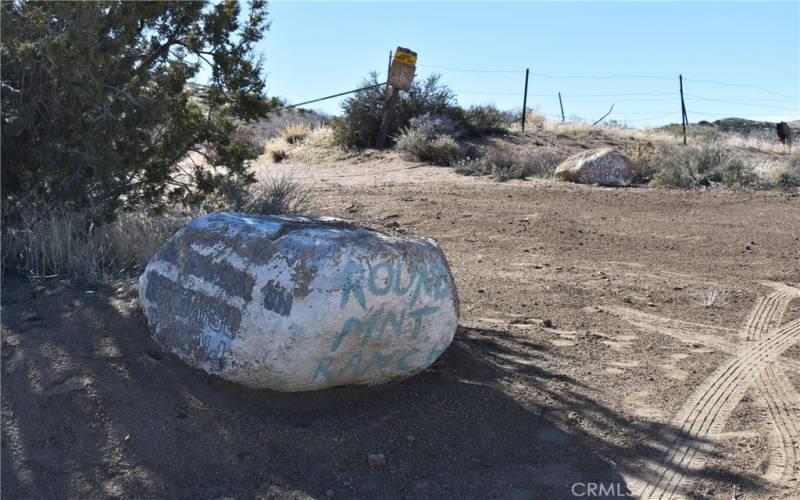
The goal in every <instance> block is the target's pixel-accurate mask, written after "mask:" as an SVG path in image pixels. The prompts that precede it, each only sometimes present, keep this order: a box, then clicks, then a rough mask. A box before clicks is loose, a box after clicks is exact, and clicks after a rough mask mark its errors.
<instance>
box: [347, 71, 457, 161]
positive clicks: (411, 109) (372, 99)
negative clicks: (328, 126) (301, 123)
mask: <svg viewBox="0 0 800 500" xmlns="http://www.w3.org/2000/svg"><path fill="white" fill-rule="evenodd" d="M378 83H380V82H378V75H377V74H376V73H374V72H373V73H371V74H370V76H369V77H368V78H367V79H366V80H364V81H363V82H362V83H361V86H362V87H367V86H370V85H377V84H378ZM385 100H386V88H385V87H376V88H372V89H369V90H362V91H361V92H357V93H355V94H353V96H352V97H349V98H347V99H346V100H345V102H344V104H343V105H342V109H343V111H344V113H343V116H342V117H341V118H338V119H336V120H334V123H333V129H334V136H335V139H336V142H337V143H338V144H339V145H341V146H343V147H356V148H365V147H372V146H374V145H375V140H376V138H377V136H378V130H379V129H380V126H381V119H382V118H383V109H384V103H385ZM456 112H457V108H456V105H455V96H454V95H453V92H452V91H451V90H450V89H449V88H447V86H446V85H444V84H442V83H440V82H439V75H435V74H434V75H431V76H429V77H428V78H427V79H426V80H423V81H415V82H414V83H413V85H412V86H411V89H410V90H409V91H408V92H401V93H400V98H399V99H398V103H397V108H396V109H395V114H394V120H393V121H392V125H391V127H390V129H389V137H395V136H397V134H398V132H399V131H400V130H401V129H403V128H405V127H407V126H408V124H409V123H410V121H411V119H412V118H414V117H417V116H422V115H424V114H426V113H431V114H436V115H450V114H452V113H456Z"/></svg>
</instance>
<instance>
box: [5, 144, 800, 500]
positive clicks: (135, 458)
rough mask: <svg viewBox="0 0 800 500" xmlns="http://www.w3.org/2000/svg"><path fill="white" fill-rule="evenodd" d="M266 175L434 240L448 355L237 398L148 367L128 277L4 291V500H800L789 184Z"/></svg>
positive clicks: (798, 320) (794, 223)
mask: <svg viewBox="0 0 800 500" xmlns="http://www.w3.org/2000/svg"><path fill="white" fill-rule="evenodd" d="M262 167H263V166H262ZM270 169H271V170H272V173H273V174H276V173H281V172H291V173H293V174H294V177H295V178H296V179H298V180H302V181H304V182H306V183H307V184H308V185H309V186H310V187H311V188H312V189H313V192H314V199H315V200H316V203H317V205H318V210H317V212H318V213H320V214H324V215H334V216H340V217H347V218H350V219H355V220H360V221H364V222H366V223H368V224H370V225H373V226H380V227H383V228H385V229H387V230H393V231H400V232H402V231H412V232H415V233H419V234H422V235H426V236H430V237H433V238H435V239H436V240H437V241H438V242H439V243H440V244H441V246H442V248H443V249H444V251H445V253H446V255H447V256H448V259H449V261H450V265H451V268H452V271H453V273H454V276H455V279H456V282H457V284H458V289H459V294H460V298H461V317H460V322H459V323H460V327H459V330H458V332H457V335H456V338H455V341H454V342H453V344H452V346H451V347H450V348H449V349H448V350H447V352H446V353H445V354H444V355H443V356H442V358H440V360H439V361H437V362H436V363H435V364H434V365H433V367H431V368H430V369H428V370H426V371H425V372H424V373H422V374H420V375H418V376H416V377H413V378H411V379H409V380H406V381H403V382H398V383H393V384H390V385H386V386H379V387H368V388H363V387H362V388H359V387H344V388H336V389H331V390H325V391H320V392H314V393H304V394H280V393H275V392H270V391H252V390H247V389H243V388H241V387H237V386H235V385H232V384H228V383H226V382H223V381H220V380H216V379H212V378H208V377H205V376H203V374H201V373H199V372H195V371H193V370H191V369H190V368H188V367H187V366H185V365H184V364H182V363H181V362H179V361H178V360H177V358H174V357H172V356H171V355H167V354H163V353H162V352H160V351H159V349H158V347H157V346H156V344H155V343H154V342H153V341H152V340H151V339H150V338H149V336H148V330H147V325H146V323H145V320H144V317H143V315H142V314H141V312H140V311H139V309H138V301H137V300H136V292H135V289H134V288H133V285H132V284H127V285H124V284H123V285H122V286H120V287H119V289H117V290H104V289H97V288H92V289H87V288H79V287H76V286H70V285H66V284H58V283H50V284H47V285H45V286H33V285H31V284H28V283H27V282H23V281H20V280H15V279H13V278H7V279H6V280H5V281H4V283H3V290H2V292H3V294H2V304H3V310H2V367H3V371H2V377H3V379H2V389H3V390H2V417H3V428H2V429H3V434H2V474H3V475H2V494H3V497H5V498H57V497H64V496H69V497H79V498H100V497H131V498H143V497H180V498H327V497H332V498H426V499H427V498H459V499H461V498H514V499H517V498H519V499H523V498H577V497H581V496H582V497H591V496H595V497H616V496H625V495H626V494H627V492H629V491H630V492H631V493H632V494H635V495H637V496H642V497H646V498H670V497H672V498H683V497H689V498H725V499H731V498H797V497H798V492H799V491H800V396H798V393H799V392H800V288H798V286H800V196H798V193H797V191H794V192H756V193H753V192H726V191H681V190H657V189H649V188H626V189H614V188H600V187H591V186H578V185H569V184H564V183H559V182H555V181H544V180H541V181H511V182H508V183H498V182H495V181H493V180H491V179H488V178H473V177H463V176H459V175H457V174H455V173H454V172H453V171H452V170H451V169H447V168H437V167H429V166H422V165H418V164H413V163H408V162H405V161H402V160H400V159H398V158H397V157H396V156H393V155H392V154H385V155H384V154H378V153H372V154H368V155H362V156H359V157H358V158H356V159H351V160H348V161H346V162H339V163H337V164H332V165H302V164H298V163H292V162H289V163H284V164H281V165H280V166H272V165H270ZM377 453H380V454H383V455H384V457H385V460H386V463H385V465H383V466H377V467H371V466H370V465H369V464H368V461H367V456H368V455H369V454H377ZM591 492H594V495H591Z"/></svg>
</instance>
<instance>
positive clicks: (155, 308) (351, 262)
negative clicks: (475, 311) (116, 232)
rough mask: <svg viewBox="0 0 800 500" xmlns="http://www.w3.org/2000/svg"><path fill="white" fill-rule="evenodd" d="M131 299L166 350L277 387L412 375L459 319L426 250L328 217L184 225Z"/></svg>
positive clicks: (217, 218) (232, 218)
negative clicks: (137, 303)
mask: <svg viewBox="0 0 800 500" xmlns="http://www.w3.org/2000/svg"><path fill="white" fill-rule="evenodd" d="M139 298H140V300H141V302H142V305H143V306H144V311H145V314H146V316H147V319H148V321H149V323H150V327H151V329H152V331H153V335H154V336H155V338H156V340H157V341H158V342H159V343H160V344H161V345H162V346H163V347H164V348H165V349H167V350H169V351H171V352H173V353H175V354H177V355H178V356H179V357H180V358H181V359H183V360H184V361H186V362H187V363H189V364H190V365H192V366H194V367H196V368H200V369H202V370H204V371H206V372H208V373H212V374H215V375H218V376H220V377H222V378H224V379H227V380H230V381H233V382H238V383H241V384H243V385H246V386H249V387H253V388H270V389H274V390H279V391H307V390H314V389H322V388H325V387H331V386H336V385H346V384H377V383H381V382H386V381H388V380H392V379H397V378H403V377H408V376H411V375H413V374H415V373H417V372H419V371H421V370H423V369H425V368H426V367H428V366H430V365H431V363H433V362H434V361H435V360H436V358H438V357H439V355H440V354H442V353H443V352H444V350H445V349H447V347H448V346H449V345H450V342H451V341H452V340H453V335H454V333H455V330H456V325H457V322H458V296H457V293H456V287H455V283H454V281H453V278H452V276H451V274H450V270H449V269H448V267H447V262H446V260H445V257H444V254H443V253H442V251H441V250H440V249H439V247H438V246H437V245H436V243H434V242H433V241H432V240H430V239H423V238H417V237H407V236H387V235H383V234H379V233H376V232H374V231H370V230H367V229H363V228H359V227H357V226H355V225H354V224H352V223H351V222H348V221H345V220H340V219H331V218H307V217H286V218H284V217H263V216H252V215H244V214H231V213H212V214H209V215H205V216H203V217H199V218H197V219H194V220H193V221H192V222H190V223H189V224H188V225H187V226H185V227H184V228H182V229H181V230H180V231H178V232H177V233H176V234H175V235H174V236H173V237H172V238H171V239H170V240H169V241H168V242H167V243H165V244H164V246H163V247H162V248H161V249H160V250H159V251H158V252H157V253H156V254H155V255H154V256H153V258H152V259H151V260H150V262H149V263H148V264H147V267H146V268H145V271H144V274H142V276H141V278H139Z"/></svg>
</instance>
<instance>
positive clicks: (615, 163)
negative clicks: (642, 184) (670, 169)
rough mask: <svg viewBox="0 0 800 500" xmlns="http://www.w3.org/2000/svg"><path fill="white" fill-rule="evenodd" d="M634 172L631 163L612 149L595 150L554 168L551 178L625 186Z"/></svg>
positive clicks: (574, 156) (582, 153)
mask: <svg viewBox="0 0 800 500" xmlns="http://www.w3.org/2000/svg"><path fill="white" fill-rule="evenodd" d="M635 174H636V171H635V170H634V167H633V164H632V163H631V161H630V160H629V159H628V158H627V157H626V156H625V155H623V154H622V153H619V152H617V151H615V150H614V149H613V148H597V149H590V150H588V151H583V152H581V153H577V154H574V155H572V156H570V157H569V158H567V159H566V160H564V161H563V162H561V164H560V165H559V166H558V167H556V171H555V173H554V174H553V176H554V177H555V178H556V179H561V180H563V181H570V182H578V183H581V184H600V185H601V186H627V185H629V184H630V183H631V181H632V180H633V177H634V175H635Z"/></svg>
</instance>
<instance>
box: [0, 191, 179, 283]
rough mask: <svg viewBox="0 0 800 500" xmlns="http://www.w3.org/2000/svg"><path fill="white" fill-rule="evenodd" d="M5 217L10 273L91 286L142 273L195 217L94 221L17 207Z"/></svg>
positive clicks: (146, 214)
mask: <svg viewBox="0 0 800 500" xmlns="http://www.w3.org/2000/svg"><path fill="white" fill-rule="evenodd" d="M4 218H5V219H6V220H5V221H4V225H3V230H2V244H3V262H2V265H3V270H4V272H5V271H9V270H10V271H15V272H18V273H21V274H23V275H25V276H27V277H29V278H31V279H33V280H41V279H45V278H54V277H60V278H69V279H75V280H78V281H84V282H88V283H109V282H112V281H114V280H115V279H118V278H121V277H125V276H129V275H134V274H138V273H139V272H141V270H142V269H143V268H144V266H145V265H146V264H147V261H148V260H149V259H150V257H151V256H152V254H153V253H154V252H155V251H156V250H157V249H158V248H159V247H160V246H161V245H162V244H163V243H164V241H166V240H167V238H169V237H170V236H171V235H172V234H174V233H175V231H177V229H178V228H179V227H181V226H182V225H183V224H185V223H186V221H187V220H188V219H189V217H188V216H187V215H185V214H181V213H177V212H176V213H155V212H153V211H151V210H148V209H141V210H138V211H132V212H125V213H122V214H120V215H119V216H118V217H117V218H116V219H115V220H114V221H113V222H107V223H90V222H88V221H87V217H86V214H85V213H79V212H75V211H72V210H68V209H64V208H59V207H54V206H47V205H41V204H30V205H24V206H17V207H14V209H13V210H12V213H11V214H8V213H5V214H4Z"/></svg>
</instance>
